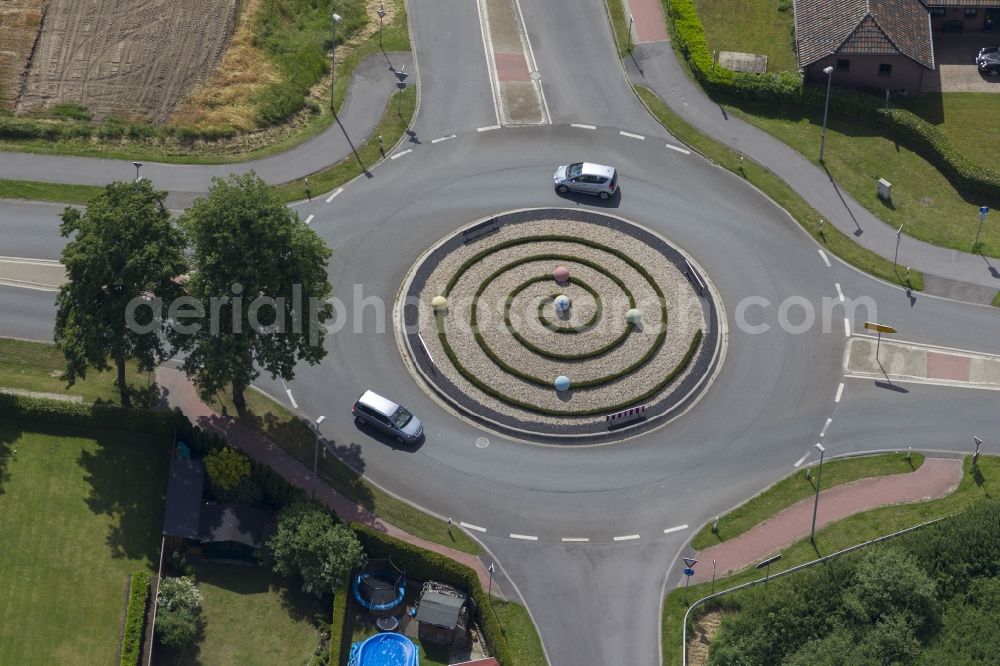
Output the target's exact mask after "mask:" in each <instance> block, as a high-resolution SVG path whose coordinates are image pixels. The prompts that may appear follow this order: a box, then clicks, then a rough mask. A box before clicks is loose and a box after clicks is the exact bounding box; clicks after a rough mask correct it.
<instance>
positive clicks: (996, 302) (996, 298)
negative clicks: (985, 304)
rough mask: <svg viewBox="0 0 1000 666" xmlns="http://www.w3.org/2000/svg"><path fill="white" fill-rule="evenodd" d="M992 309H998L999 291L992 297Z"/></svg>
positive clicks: (999, 306)
mask: <svg viewBox="0 0 1000 666" xmlns="http://www.w3.org/2000/svg"><path fill="white" fill-rule="evenodd" d="M993 307H995V308H1000V291H998V292H997V295H996V296H994V297H993Z"/></svg>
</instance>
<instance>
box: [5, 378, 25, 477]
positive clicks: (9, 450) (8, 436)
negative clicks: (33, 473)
mask: <svg viewBox="0 0 1000 666" xmlns="http://www.w3.org/2000/svg"><path fill="white" fill-rule="evenodd" d="M5 397H6V396H2V395H0V405H3V399H4V398H5ZM22 433H23V428H21V427H20V424H19V423H18V422H17V421H12V422H7V423H2V424H0V495H3V494H4V492H6V490H5V486H6V485H7V482H8V481H10V469H9V464H10V463H11V462H13V460H14V458H15V457H16V456H17V449H16V447H15V446H14V444H15V443H16V442H17V440H19V439H20V438H21V435H22Z"/></svg>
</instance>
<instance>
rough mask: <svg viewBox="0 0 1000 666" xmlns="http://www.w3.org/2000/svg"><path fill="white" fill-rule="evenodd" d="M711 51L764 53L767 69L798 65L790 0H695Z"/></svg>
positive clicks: (790, 68)
mask: <svg viewBox="0 0 1000 666" xmlns="http://www.w3.org/2000/svg"><path fill="white" fill-rule="evenodd" d="M695 5H696V6H697V8H698V17H699V18H701V22H702V25H703V26H704V28H705V39H707V40H708V48H709V50H711V51H738V52H740V53H756V54H758V55H766V56H767V71H769V72H794V71H796V70H797V69H798V64H797V62H796V60H795V51H794V50H793V46H792V35H793V22H794V16H793V14H792V3H791V1H790V0H695Z"/></svg>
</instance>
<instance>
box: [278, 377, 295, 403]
mask: <svg viewBox="0 0 1000 666" xmlns="http://www.w3.org/2000/svg"><path fill="white" fill-rule="evenodd" d="M281 386H282V388H284V389H285V393H286V394H288V402H290V403H292V409H298V408H299V404H298V403H297V402H295V398H294V397H292V391H291V389H289V388H288V385H287V384H285V380H284V379H282V380H281Z"/></svg>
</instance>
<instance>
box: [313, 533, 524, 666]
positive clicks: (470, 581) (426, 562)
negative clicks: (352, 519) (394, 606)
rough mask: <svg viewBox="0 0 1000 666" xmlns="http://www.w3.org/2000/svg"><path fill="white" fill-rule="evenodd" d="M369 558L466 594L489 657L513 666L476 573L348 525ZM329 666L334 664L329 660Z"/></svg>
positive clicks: (440, 556)
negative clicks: (472, 604)
mask: <svg viewBox="0 0 1000 666" xmlns="http://www.w3.org/2000/svg"><path fill="white" fill-rule="evenodd" d="M350 528H351V529H352V530H354V533H355V534H356V535H357V537H358V539H359V540H360V541H361V545H362V546H364V549H365V552H366V553H368V557H369V558H371V559H379V558H385V557H390V556H391V557H392V561H393V563H394V564H395V565H396V566H398V567H399V568H401V569H403V570H404V571H405V572H406V576H407V578H412V579H414V580H424V581H426V580H434V581H440V582H442V583H446V584H448V585H452V586H454V587H457V588H459V589H462V590H464V591H466V592H468V593H469V594H470V596H471V597H472V600H473V601H474V602H475V605H474V607H473V608H472V612H473V618H474V619H475V621H476V623H477V624H478V625H479V628H480V629H481V630H482V632H483V637H484V639H485V640H486V644H487V645H488V646H489V648H490V651H491V652H492V653H493V655H492V656H494V657H496V659H497V661H499V662H500V663H501V664H502V666H517V665H516V664H515V663H514V661H513V659H512V658H511V656H510V650H509V649H508V647H507V642H506V640H507V639H506V638H505V637H504V631H503V627H501V626H500V621H499V620H498V619H497V617H496V615H495V614H492V613H486V612H484V611H485V609H486V608H487V606H488V605H489V600H488V599H487V593H486V590H484V589H483V587H482V585H480V584H479V576H477V575H476V572H475V571H473V570H472V569H470V568H469V567H467V566H465V565H464V564H460V563H458V562H456V561H455V560H452V559H450V558H447V557H445V556H444V555H441V554H439V553H434V552H431V551H429V550H424V549H423V548H418V547H417V546H414V545H412V544H409V543H406V542H405V541H400V540H399V539H395V538H393V537H391V536H388V535H386V534H382V533H381V532H378V531H376V530H374V529H372V528H370V527H368V526H366V525H361V524H358V523H352V524H350ZM330 663H336V662H334V661H332V660H331V662H330Z"/></svg>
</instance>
